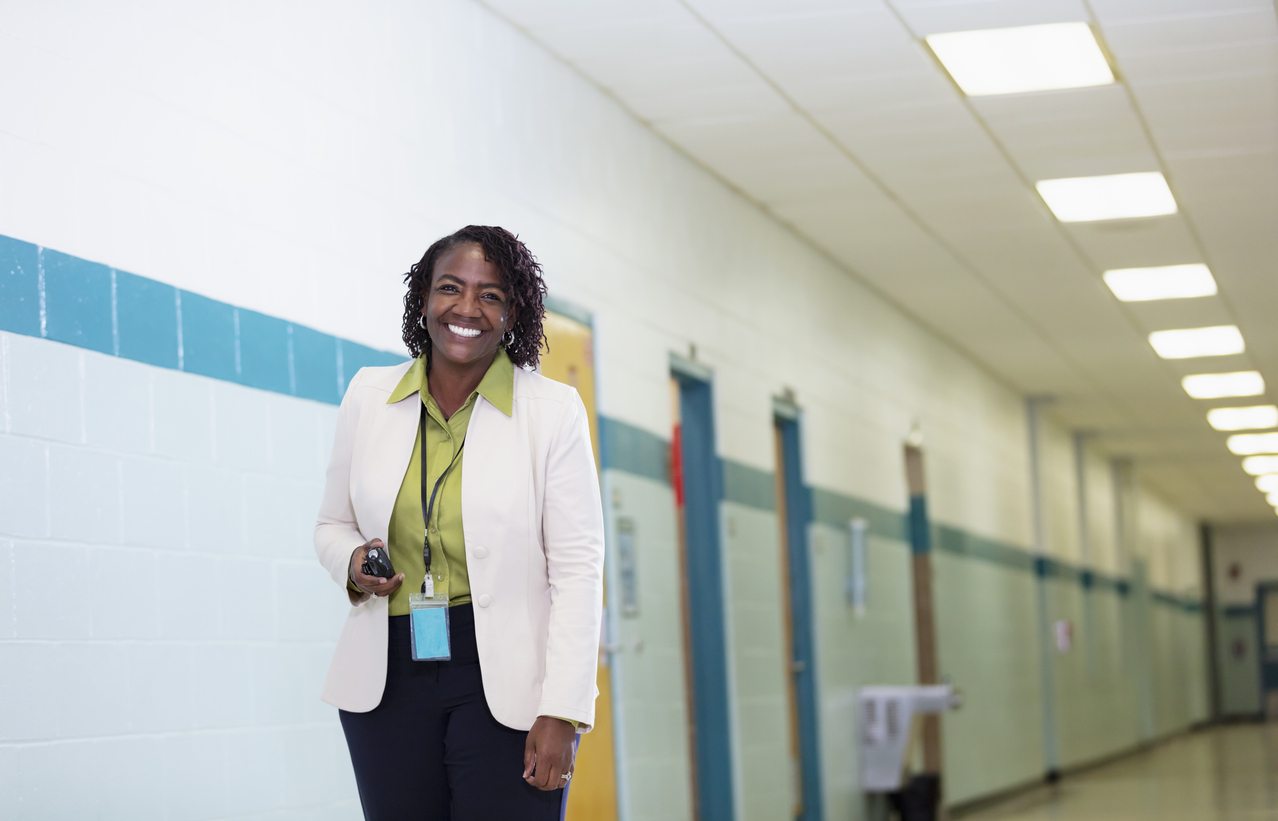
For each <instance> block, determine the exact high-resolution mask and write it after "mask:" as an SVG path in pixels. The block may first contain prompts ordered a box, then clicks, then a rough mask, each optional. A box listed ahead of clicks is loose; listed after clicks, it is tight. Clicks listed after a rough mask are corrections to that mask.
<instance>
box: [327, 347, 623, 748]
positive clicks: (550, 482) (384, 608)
mask: <svg viewBox="0 0 1278 821" xmlns="http://www.w3.org/2000/svg"><path fill="white" fill-rule="evenodd" d="M410 364H411V362H406V363H404V364H402V365H397V366H395V367H389V368H363V369H361V370H360V371H359V373H357V374H356V375H355V378H354V379H353V380H351V384H350V387H349V388H348V389H347V391H346V396H345V397H344V398H343V399H342V405H341V408H340V409H339V410H338V412H337V431H336V435H335V437H334V441H333V456H332V459H331V460H330V461H329V466H328V474H327V482H326V484H325V487H324V498H323V501H322V502H321V505H320V511H319V519H318V521H317V523H316V525H315V552H316V553H317V554H318V555H319V560H320V564H322V565H324V567H325V569H327V570H328V572H329V575H331V576H332V577H333V581H335V582H336V583H337V584H338V585H339V586H340V587H341V588H342V589H343V590H345V589H346V579H347V570H348V567H349V565H350V559H351V553H353V552H354V550H355V548H357V547H359V546H360V545H362V544H364V543H365V542H367V541H369V540H370V539H381V540H382V541H383V542H386V543H388V544H389V539H388V538H387V532H388V531H389V529H390V517H391V508H392V507H393V506H394V504H395V497H396V495H398V493H399V487H400V484H401V483H402V482H403V480H404V472H405V471H406V470H407V469H408V461H409V458H410V457H411V456H412V450H413V443H414V441H415V439H416V436H417V424H418V419H419V415H420V408H421V405H420V402H421V399H420V397H419V396H418V394H416V393H414V394H412V395H411V396H409V397H407V398H405V399H403V400H402V401H400V402H396V403H394V404H387V402H386V400H387V399H388V398H389V397H390V394H391V391H393V390H394V389H395V386H396V385H398V384H399V381H400V379H401V378H402V377H403V376H404V374H405V372H407V370H408V368H409V365H410ZM463 459H464V460H465V469H464V470H463V471H462V490H461V499H462V529H463V532H464V533H465V536H466V568H467V571H468V572H469V575H470V594H471V601H472V602H473V604H474V611H475V639H476V642H477V644H478V645H479V662H480V669H481V670H482V671H483V679H484V695H485V696H486V697H487V700H488V707H489V709H490V710H492V713H493V717H494V718H496V719H497V720H498V721H500V722H501V723H502V724H504V725H506V726H507V727H513V728H514V729H517V730H527V729H529V728H531V727H532V724H533V720H534V719H536V718H537V716H540V715H551V716H558V717H561V718H569V719H573V720H575V721H578V722H581V724H582V730H583V731H585V730H588V729H589V727H590V725H592V724H594V720H595V696H596V695H597V694H598V690H596V688H595V675H596V670H597V665H598V658H599V657H598V653H599V635H600V625H601V621H602V618H603V565H604V535H603V534H604V527H603V507H602V504H601V502H600V498H599V478H598V475H597V473H596V471H595V460H594V452H593V450H592V449H591V445H590V427H589V424H588V420H587V416H586V408H585V406H584V405H583V404H582V402H581V398H580V397H579V396H578V395H577V392H576V391H575V390H573V389H572V388H571V387H569V386H567V385H563V384H560V383H558V382H554V381H552V380H550V379H547V378H545V377H543V376H540V375H538V374H535V373H531V372H529V371H526V370H524V369H523V368H518V367H516V368H515V385H514V403H513V406H512V413H511V415H510V416H506V414H504V413H503V412H502V411H500V410H499V409H497V408H496V407H494V406H493V405H492V404H491V403H489V402H488V400H486V399H484V398H483V397H482V396H478V397H476V400H475V409H474V411H473V413H472V415H471V417H470V426H469V428H468V430H467V433H466V455H465V456H464V457H463ZM347 595H348V597H349V598H350V600H351V609H350V612H349V614H348V615H347V617H346V624H345V626H344V627H343V628H342V633H341V636H340V638H338V640H337V651H336V652H335V653H334V654H333V662H332V665H331V666H330V667H329V671H328V678H327V680H326V681H325V682H324V691H323V695H322V698H323V699H324V701H326V702H328V703H329V704H332V705H334V706H336V707H339V708H341V709H343V710H348V711H350V712H356V713H362V712H367V711H369V710H372V709H373V708H374V707H376V706H377V705H378V704H379V703H380V702H381V700H382V691H383V689H384V688H385V686H386V641H387V632H388V630H387V621H386V620H387V617H388V601H387V599H385V598H377V597H375V596H370V595H368V594H364V595H362V596H355V595H354V594H351V593H350V592H349V591H347Z"/></svg>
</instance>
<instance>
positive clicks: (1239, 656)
mask: <svg viewBox="0 0 1278 821" xmlns="http://www.w3.org/2000/svg"><path fill="white" fill-rule="evenodd" d="M1232 652H1233V654H1234V660H1235V661H1242V660H1243V659H1245V658H1247V640H1246V639H1234V645H1233V648H1232Z"/></svg>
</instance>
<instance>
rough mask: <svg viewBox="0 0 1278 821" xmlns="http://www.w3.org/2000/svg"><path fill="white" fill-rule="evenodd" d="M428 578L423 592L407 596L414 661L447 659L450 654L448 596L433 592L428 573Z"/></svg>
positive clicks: (450, 656)
mask: <svg viewBox="0 0 1278 821" xmlns="http://www.w3.org/2000/svg"><path fill="white" fill-rule="evenodd" d="M427 581H428V583H427V584H425V585H424V587H425V588H426V589H425V590H424V591H423V592H421V593H413V594H412V595H410V596H409V597H408V626H409V630H410V632H411V634H412V643H413V661H448V660H449V659H451V658H452V657H453V652H452V647H451V646H450V643H449V640H448V598H447V597H446V596H442V595H441V596H435V595H434V592H435V590H434V588H435V584H434V579H430V578H429V577H428V578H427Z"/></svg>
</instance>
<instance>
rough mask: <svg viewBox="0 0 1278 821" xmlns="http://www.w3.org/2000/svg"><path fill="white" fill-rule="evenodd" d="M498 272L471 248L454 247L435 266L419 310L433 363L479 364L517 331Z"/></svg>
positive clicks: (477, 248)
mask: <svg viewBox="0 0 1278 821" xmlns="http://www.w3.org/2000/svg"><path fill="white" fill-rule="evenodd" d="M509 303H510V299H509V297H507V295H506V292H505V290H503V289H502V287H501V273H500V272H499V271H498V270H497V266H496V265H493V264H492V263H491V262H489V261H488V260H486V259H484V249H483V248H481V247H480V246H479V245H477V244H475V243H467V244H465V245H458V246H457V247H456V248H453V249H451V250H449V251H448V252H446V253H445V254H444V255H443V256H442V257H440V258H439V261H438V262H436V263H435V275H434V276H433V277H432V278H431V282H430V286H429V290H428V291H427V292H426V295H425V299H424V300H423V305H422V317H423V319H424V321H425V323H426V332H427V333H429V334H430V339H431V347H432V350H433V357H436V358H443V359H445V360H447V361H448V362H451V363H453V364H457V365H468V364H472V363H474V362H482V361H484V360H485V359H491V357H492V356H493V355H494V354H495V353H496V352H497V348H498V347H499V346H500V345H501V337H502V334H504V333H505V332H506V330H507V329H508V328H512V327H514V325H515V316H514V311H513V309H511V307H510V304H509Z"/></svg>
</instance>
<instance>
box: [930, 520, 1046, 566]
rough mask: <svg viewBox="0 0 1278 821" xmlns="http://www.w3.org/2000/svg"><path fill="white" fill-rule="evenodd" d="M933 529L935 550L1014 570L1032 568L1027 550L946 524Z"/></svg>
mask: <svg viewBox="0 0 1278 821" xmlns="http://www.w3.org/2000/svg"><path fill="white" fill-rule="evenodd" d="M934 529H935V531H936V548H937V550H941V551H944V552H946V553H950V554H953V555H956V556H966V557H970V558H973V559H980V560H982V561H986V562H991V563H993V564H1000V565H1003V566H1004V567H1010V568H1013V569H1015V570H1023V571H1026V572H1029V571H1032V570H1033V569H1034V557H1033V555H1031V554H1030V553H1029V552H1028V551H1025V550H1021V549H1019V548H1016V547H1011V546H1010V545H1006V544H1003V543H1001V542H996V541H994V540H993V539H987V538H985V537H983V536H977V535H976V534H974V533H968V532H967V531H964V530H960V529H959V528H956V527H949V526H948V525H939V526H937V527H936V528H934Z"/></svg>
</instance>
